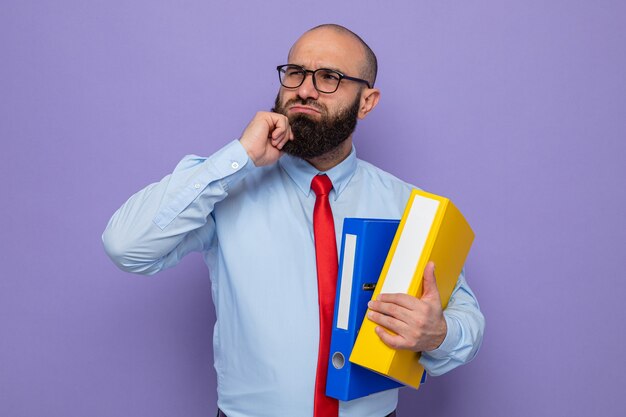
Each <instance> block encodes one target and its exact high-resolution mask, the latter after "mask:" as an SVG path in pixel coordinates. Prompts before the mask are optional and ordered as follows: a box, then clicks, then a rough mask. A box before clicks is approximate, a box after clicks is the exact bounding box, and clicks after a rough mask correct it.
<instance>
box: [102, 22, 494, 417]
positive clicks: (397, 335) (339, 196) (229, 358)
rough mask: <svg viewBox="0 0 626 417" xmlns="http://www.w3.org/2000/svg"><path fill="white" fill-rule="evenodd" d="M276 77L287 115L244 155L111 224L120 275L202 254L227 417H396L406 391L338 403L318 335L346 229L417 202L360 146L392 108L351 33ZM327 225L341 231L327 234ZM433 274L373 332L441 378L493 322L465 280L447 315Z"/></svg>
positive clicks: (291, 60) (281, 110)
mask: <svg viewBox="0 0 626 417" xmlns="http://www.w3.org/2000/svg"><path fill="white" fill-rule="evenodd" d="M278 71H279V75H280V82H281V88H280V91H279V93H278V96H277V98H276V103H275V108H274V109H273V110H274V111H272V112H259V113H257V114H256V115H255V116H254V118H253V119H252V121H251V122H250V124H249V125H248V126H247V127H246V129H245V130H244V132H243V134H242V136H241V138H240V139H239V140H238V141H234V142H232V143H230V144H228V145H227V146H225V147H224V148H223V149H221V150H220V151H218V152H217V153H215V154H214V155H212V156H210V157H208V158H203V157H197V156H188V157H186V158H184V159H183V160H182V161H181V162H180V163H179V164H178V166H177V167H176V168H175V170H174V172H173V173H172V174H170V175H168V176H167V177H165V178H164V179H163V180H162V181H160V182H159V183H155V184H152V185H149V186H148V187H146V188H145V189H144V190H142V191H140V192H138V193H137V194H135V195H134V196H132V197H131V198H130V199H129V200H128V201H127V202H126V203H125V204H124V205H123V206H122V207H121V208H120V209H119V210H118V211H117V212H116V213H115V214H114V216H113V217H112V219H111V221H110V222H109V225H108V226H107V229H106V231H105V232H104V235H103V241H104V244H105V248H106V250H107V253H108V254H109V256H110V257H111V258H112V259H113V261H114V262H116V263H117V264H118V265H119V266H120V268H122V269H124V270H126V271H131V272H136V273H143V274H153V273H156V272H158V271H160V270H163V269H166V268H169V267H172V266H174V265H175V264H177V263H178V261H179V260H180V259H181V258H182V257H183V256H185V255H186V254H188V253H189V252H191V251H201V252H202V253H203V255H204V259H205V262H206V264H207V266H208V268H209V271H210V276H211V281H212V295H213V302H214V304H215V308H216V312H217V322H216V325H215V333H214V354H215V369H216V372H217V380H218V381H217V382H218V406H219V408H220V409H221V411H220V415H227V416H229V417H275V416H290V417H300V416H301V417H310V416H313V415H314V416H315V417H331V416H337V413H339V415H340V416H342V417H357V416H358V417H383V416H387V415H393V414H390V413H394V410H395V408H396V405H397V390H389V391H385V392H381V393H377V394H374V395H371V396H368V397H365V398H361V399H357V400H354V401H350V402H337V401H335V400H332V399H329V398H328V397H325V396H324V388H325V387H324V385H325V374H324V372H325V371H324V369H326V368H325V367H326V366H327V363H328V362H327V361H328V352H327V351H328V346H327V341H326V342H325V340H327V337H328V335H329V333H328V332H329V331H330V329H329V328H328V324H327V323H325V324H324V323H322V324H320V323H321V322H324V320H327V314H328V311H327V308H326V307H328V305H331V306H332V305H333V304H332V303H333V300H334V287H333V288H332V289H329V288H328V287H327V286H326V285H327V282H322V281H323V279H327V278H322V275H324V274H326V272H324V271H325V268H326V265H330V264H332V263H333V262H334V266H331V267H330V269H329V271H330V275H332V274H335V277H334V278H333V279H335V280H336V257H337V249H336V241H335V240H333V239H332V237H331V238H330V239H327V238H328V235H329V233H330V236H334V237H335V239H339V238H340V236H341V227H342V223H343V219H344V218H345V217H374V218H400V217H401V215H402V212H403V209H404V206H405V204H406V202H407V200H408V196H409V194H410V191H411V189H412V188H413V187H412V186H411V185H409V184H406V183H404V182H402V181H400V180H398V179H397V178H395V177H393V176H392V175H390V174H388V173H385V172H383V171H381V170H380V169H378V168H375V167H374V166H372V165H370V164H368V163H366V162H363V161H361V160H358V159H357V158H356V153H355V150H354V147H353V144H352V132H353V130H354V127H355V125H356V121H357V119H363V118H365V117H366V116H367V114H368V113H369V112H370V111H372V110H373V109H374V108H375V107H376V104H377V103H378V100H379V97H380V93H379V90H378V89H376V88H374V82H375V77H376V57H375V56H374V54H373V53H372V51H371V50H370V48H369V47H368V46H367V45H366V44H365V42H363V41H362V40H361V39H360V38H359V37H358V36H357V35H355V34H354V33H352V32H350V31H349V30H347V29H345V28H343V27H341V26H337V25H322V26H320V27H317V28H314V29H311V30H310V31H308V32H306V33H305V34H304V35H303V36H302V37H301V38H300V39H299V40H298V41H297V42H296V43H295V44H294V45H293V47H292V48H291V50H290V52H289V56H288V64H287V65H283V66H280V67H278ZM318 174H321V175H318ZM320 184H322V185H320ZM320 187H322V188H323V187H327V189H326V190H322V188H320ZM312 188H313V190H312ZM317 194H319V195H317ZM316 201H317V203H316ZM316 205H319V206H320V207H325V208H324V209H319V210H320V211H318V207H316ZM321 210H326V212H325V213H326V214H324V215H327V214H329V213H330V211H332V217H324V218H325V219H326V220H319V219H320V218H322V217H318V216H320V215H321V214H320V213H321ZM324 215H323V216H324ZM314 218H315V221H314V220H313V219H314ZM323 221H326V226H325V227H326V228H325V229H324V230H326V232H325V233H326V238H325V239H326V240H324V241H322V238H321V237H320V236H323V232H320V230H321V229H320V224H322V222H323ZM328 222H330V223H328ZM314 223H315V224H314ZM333 227H334V230H333ZM322 229H323V228H322ZM328 230H330V232H328ZM320 233H321V234H320ZM329 248H330V249H329ZM322 252H325V254H324V255H322V254H321V253H322ZM333 257H334V261H332V259H331V258H333ZM322 258H323V259H322ZM328 259H330V261H329V260H328ZM320 262H321V263H320ZM433 267H434V266H433V265H432V264H429V266H428V267H427V269H426V272H425V277H424V279H425V285H424V286H425V289H424V295H423V296H422V297H421V299H418V298H414V297H410V296H408V295H406V294H404V295H401V294H395V295H392V294H389V295H385V296H381V297H380V298H379V300H376V301H373V302H371V309H372V310H373V315H372V316H371V319H372V320H374V321H375V322H376V323H378V324H380V328H379V329H378V330H377V331H378V335H379V336H380V337H381V339H382V340H383V341H384V342H385V343H387V344H388V345H390V346H392V347H394V348H399V349H411V350H414V351H420V352H423V355H422V359H421V362H422V364H423V365H424V367H425V368H426V370H427V371H428V372H429V373H430V374H431V375H439V374H442V373H444V372H447V371H449V370H451V369H453V368H455V367H456V366H458V365H460V364H463V363H465V362H467V361H469V360H470V359H472V358H473V356H474V355H475V354H476V351H477V350H478V347H479V345H480V342H481V340H482V332H483V327H484V319H483V316H482V314H481V313H480V310H479V308H478V304H477V302H476V299H475V298H474V296H473V294H472V292H471V290H470V288H469V287H468V285H467V283H466V281H465V278H464V276H463V275H461V276H460V277H459V281H458V284H457V286H456V288H455V290H454V293H453V295H452V297H451V299H450V302H449V305H448V307H447V309H446V311H445V312H442V310H441V305H440V300H439V295H438V292H437V287H436V282H435V276H434V272H433ZM333 268H334V269H333ZM322 269H324V271H322ZM326 275H328V274H326ZM318 281H319V282H318ZM321 306H326V307H324V308H322V307H321ZM330 314H332V312H331V313H330ZM331 319H332V317H331ZM385 329H387V330H390V331H391V332H393V334H392V333H391V332H389V331H387V330H385ZM320 375H322V376H320Z"/></svg>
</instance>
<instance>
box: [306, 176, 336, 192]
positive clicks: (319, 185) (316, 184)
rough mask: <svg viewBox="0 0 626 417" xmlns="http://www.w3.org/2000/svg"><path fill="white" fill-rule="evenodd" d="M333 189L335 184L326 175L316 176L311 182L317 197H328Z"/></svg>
mask: <svg viewBox="0 0 626 417" xmlns="http://www.w3.org/2000/svg"><path fill="white" fill-rule="evenodd" d="M332 188H333V183H332V181H331V180H330V178H328V176H327V175H326V174H322V175H316V176H314V177H313V180H312V181H311V189H312V190H313V192H314V193H315V195H316V196H320V195H328V193H330V190H332Z"/></svg>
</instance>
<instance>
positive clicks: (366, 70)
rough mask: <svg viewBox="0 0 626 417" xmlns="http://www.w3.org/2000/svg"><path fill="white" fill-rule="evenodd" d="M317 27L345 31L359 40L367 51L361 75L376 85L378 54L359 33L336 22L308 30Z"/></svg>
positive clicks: (345, 33)
mask: <svg viewBox="0 0 626 417" xmlns="http://www.w3.org/2000/svg"><path fill="white" fill-rule="evenodd" d="M317 29H332V30H334V31H336V32H339V33H343V34H344V35H349V36H351V37H353V38H354V39H356V40H357V41H359V43H360V44H361V46H362V47H363V51H364V52H365V66H364V67H363V68H362V69H361V74H360V76H361V77H362V78H364V79H366V80H367V81H369V82H370V85H371V86H372V87H374V83H375V82H376V74H377V73H378V60H377V59H376V54H374V51H372V48H370V47H369V45H368V44H367V43H365V41H364V40H363V39H361V37H360V36H359V35H357V34H356V33H354V32H352V31H351V30H350V29H348V28H346V27H344V26H341V25H338V24H336V23H325V24H323V25H319V26H315V27H314V28H311V29H309V30H308V31H307V32H311V31H314V30H317Z"/></svg>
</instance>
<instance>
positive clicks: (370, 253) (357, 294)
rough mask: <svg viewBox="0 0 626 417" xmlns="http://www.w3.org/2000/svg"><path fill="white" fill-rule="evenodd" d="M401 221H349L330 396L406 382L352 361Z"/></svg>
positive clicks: (355, 395)
mask: <svg viewBox="0 0 626 417" xmlns="http://www.w3.org/2000/svg"><path fill="white" fill-rule="evenodd" d="M399 223H400V221H399V220H380V219H356V218H346V219H344V222H343V233H342V239H341V253H340V262H339V277H338V278H337V296H336V297H335V317H334V320H333V331H332V336H331V343H330V359H329V364H328V379H327V381H326V395H328V396H329V397H332V398H337V399H339V400H342V401H349V400H353V399H355V398H360V397H364V396H366V395H369V394H372V393H374V392H379V391H385V390H388V389H391V388H397V387H400V386H402V385H401V384H399V383H398V382H395V381H393V380H391V379H389V378H387V377H385V376H382V375H380V374H377V373H375V372H372V371H370V370H368V369H365V368H363V367H361V366H359V365H355V364H352V363H350V362H349V361H348V358H349V357H350V353H351V352H352V347H353V345H354V341H355V339H356V336H357V332H358V329H359V328H360V327H361V323H362V321H363V317H364V316H365V311H366V310H367V302H368V301H369V300H370V299H371V298H372V294H373V293H374V287H375V285H376V282H377V281H378V277H379V275H380V272H381V270H382V268H383V265H384V263H385V259H386V258H387V253H388V252H389V248H390V247H391V243H392V241H393V238H394V236H395V234H396V230H397V228H398V224H399Z"/></svg>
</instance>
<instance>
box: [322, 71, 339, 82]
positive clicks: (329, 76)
mask: <svg viewBox="0 0 626 417" xmlns="http://www.w3.org/2000/svg"><path fill="white" fill-rule="evenodd" d="M320 77H321V78H322V80H327V81H339V80H340V79H341V77H340V76H339V74H338V73H336V72H334V71H320Z"/></svg>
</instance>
